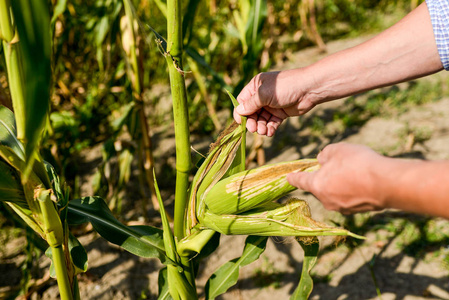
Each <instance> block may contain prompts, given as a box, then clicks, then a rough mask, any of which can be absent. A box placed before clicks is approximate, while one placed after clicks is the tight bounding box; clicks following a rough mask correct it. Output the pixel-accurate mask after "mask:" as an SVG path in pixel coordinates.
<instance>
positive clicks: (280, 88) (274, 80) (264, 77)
mask: <svg viewBox="0 0 449 300" xmlns="http://www.w3.org/2000/svg"><path fill="white" fill-rule="evenodd" d="M300 72H301V69H296V70H288V71H282V72H268V73H260V74H258V75H256V76H255V77H254V78H253V79H252V80H251V81H250V82H249V83H248V84H247V85H246V86H245V87H244V88H243V90H242V91H241V92H240V94H239V95H238V97H237V101H238V102H239V103H240V105H239V106H237V107H236V108H235V109H234V119H235V120H236V121H237V123H239V124H240V123H241V116H247V117H248V119H247V123H246V127H247V128H248V130H249V131H250V132H256V131H257V133H258V134H261V135H267V136H272V135H273V134H274V132H275V131H276V129H277V128H278V127H279V125H281V123H282V121H283V120H285V119H286V118H287V117H291V116H299V115H301V114H304V113H306V112H307V111H309V110H310V109H312V108H313V107H314V106H315V105H314V104H313V103H312V102H311V101H308V100H307V99H306V97H305V94H306V93H305V90H306V89H305V88H306V84H305V82H306V81H305V80H304V81H303V82H299V80H300V79H299V78H300V74H299V73H300Z"/></svg>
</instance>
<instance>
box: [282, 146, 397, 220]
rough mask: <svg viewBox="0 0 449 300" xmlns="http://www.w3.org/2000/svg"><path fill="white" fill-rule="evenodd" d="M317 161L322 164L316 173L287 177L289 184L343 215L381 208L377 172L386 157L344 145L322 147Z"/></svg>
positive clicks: (363, 148) (381, 200)
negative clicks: (310, 194) (308, 193)
mask: <svg viewBox="0 0 449 300" xmlns="http://www.w3.org/2000/svg"><path fill="white" fill-rule="evenodd" d="M317 158H318V161H319V163H320V164H321V168H320V169H319V170H318V171H315V172H312V173H292V174H289V175H288V176H287V180H288V181H289V183H290V184H292V185H294V186H296V187H298V188H300V189H303V190H306V191H309V192H311V193H312V194H314V195H315V196H316V197H317V198H318V199H319V200H320V201H321V202H322V203H323V205H324V207H325V208H326V209H329V210H336V211H339V212H341V213H344V214H350V213H356V212H364V211H371V210H379V209H383V208H384V205H385V203H384V202H385V199H384V198H385V197H384V194H383V192H382V186H380V184H379V183H380V182H381V180H379V178H378V172H376V170H379V168H382V165H384V164H385V161H386V160H388V159H389V158H386V157H384V156H381V155H379V154H377V153H376V152H374V151H373V150H371V149H370V148H368V147H365V146H361V145H352V144H346V143H339V144H332V145H329V146H327V147H325V148H324V149H323V151H321V152H320V154H319V155H318V157H317Z"/></svg>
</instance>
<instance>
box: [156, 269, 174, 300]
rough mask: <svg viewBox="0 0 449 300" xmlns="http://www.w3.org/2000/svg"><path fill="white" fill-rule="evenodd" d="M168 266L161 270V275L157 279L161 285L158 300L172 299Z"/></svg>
mask: <svg viewBox="0 0 449 300" xmlns="http://www.w3.org/2000/svg"><path fill="white" fill-rule="evenodd" d="M167 273H168V272H167V268H163V269H161V270H160V271H159V277H158V280H157V283H158V286H159V295H158V297H157V300H172V299H173V298H172V296H171V295H170V290H169V289H168V274H167Z"/></svg>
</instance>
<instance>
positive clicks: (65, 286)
mask: <svg viewBox="0 0 449 300" xmlns="http://www.w3.org/2000/svg"><path fill="white" fill-rule="evenodd" d="M51 252H52V256H53V263H54V265H55V271H56V280H57V281H58V287H59V294H60V296H61V299H62V300H72V299H73V295H72V288H71V284H70V281H69V276H68V275H67V264H66V261H65V255H64V250H63V249H62V246H58V247H51Z"/></svg>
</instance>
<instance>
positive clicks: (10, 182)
mask: <svg viewBox="0 0 449 300" xmlns="http://www.w3.org/2000/svg"><path fill="white" fill-rule="evenodd" d="M0 201H8V202H12V203H15V204H16V205H18V206H20V207H23V208H28V203H27V201H26V198H25V193H24V192H23V188H22V184H21V183H20V175H19V174H18V173H17V172H16V170H14V168H12V167H11V166H10V165H8V164H6V163H5V162H3V161H2V160H1V159H0Z"/></svg>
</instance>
